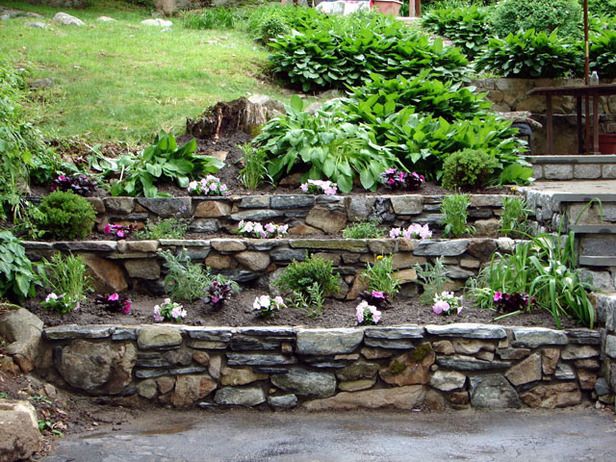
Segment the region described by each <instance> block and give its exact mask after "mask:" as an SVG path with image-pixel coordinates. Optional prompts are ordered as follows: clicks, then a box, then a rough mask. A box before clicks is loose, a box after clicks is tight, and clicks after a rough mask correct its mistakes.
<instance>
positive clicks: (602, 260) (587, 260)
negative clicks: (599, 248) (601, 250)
mask: <svg viewBox="0 0 616 462" xmlns="http://www.w3.org/2000/svg"><path fill="white" fill-rule="evenodd" d="M579 260H580V261H579V263H580V265H581V266H592V267H603V268H614V267H616V256H614V257H610V256H604V257H598V256H584V255H582V256H580V258H579Z"/></svg>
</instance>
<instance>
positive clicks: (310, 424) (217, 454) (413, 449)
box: [46, 409, 616, 462]
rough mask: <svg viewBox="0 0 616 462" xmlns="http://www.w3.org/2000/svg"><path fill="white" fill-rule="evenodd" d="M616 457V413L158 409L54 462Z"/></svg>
mask: <svg viewBox="0 0 616 462" xmlns="http://www.w3.org/2000/svg"><path fill="white" fill-rule="evenodd" d="M444 460H460V461H499V462H501V461H523V462H544V461H558V462H565V461H601V462H613V461H616V420H615V416H614V414H612V413H610V412H607V411H595V410H593V409H578V410H565V411H549V412H548V411H533V412H529V411H507V412H493V411H491V412H477V411H458V412H450V413H415V412H410V413H399V412H380V411H379V412H339V413H305V412H299V411H298V412H291V413H268V412H258V411H229V412H222V413H220V412H216V413H214V412H208V411H201V412H199V411H185V412H178V411H171V410H156V411H152V412H149V413H147V414H143V415H141V416H140V417H138V418H136V419H135V420H134V421H131V422H128V423H126V424H124V425H123V426H122V428H121V429H119V430H118V429H115V430H102V431H99V432H97V433H92V434H84V435H75V436H70V437H67V438H66V439H64V440H62V441H61V442H60V443H59V447H58V448H57V451H56V453H55V454H54V455H52V456H49V457H48V458H47V459H46V461H48V462H65V461H76V462H80V461H83V462H103V461H104V462H133V461H135V462H136V461H144V462H145V461H147V462H163V461H164V462H168V461H169V462H170V461H178V462H179V461H182V462H184V461H205V462H215V461H229V462H231V461H234V462H235V461H237V462H240V461H242V462H248V461H255V462H256V461H276V462H279V461H280V462H282V461H289V462H325V461H328V462H329V461H332V462H333V461H335V462H347V461H348V462H351V461H352V462H356V461H379V462H389V461H392V462H394V461H395V462H397V461H400V462H402V461H404V462H408V461H420V462H428V461H439V462H440V461H444Z"/></svg>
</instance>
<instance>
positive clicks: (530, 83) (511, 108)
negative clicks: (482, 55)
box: [473, 78, 616, 155]
mask: <svg viewBox="0 0 616 462" xmlns="http://www.w3.org/2000/svg"><path fill="white" fill-rule="evenodd" d="M601 83H606V84H607V83H616V79H611V80H610V79H602V80H601ZM583 84H584V81H583V80H582V79H512V78H508V79H505V78H500V79H479V80H475V81H473V85H475V86H476V87H477V89H478V90H479V91H483V92H487V94H488V99H489V100H490V101H492V103H493V107H494V109H495V110H496V111H499V112H517V111H528V112H530V113H532V116H533V119H535V120H537V121H538V122H540V123H541V124H542V125H543V127H544V128H541V129H535V130H534V131H533V137H532V144H533V153H534V154H541V153H545V152H546V146H545V142H546V132H545V121H546V117H545V114H546V106H545V97H544V96H529V95H528V92H529V91H530V90H532V89H533V88H537V87H561V86H576V85H583ZM552 104H553V110H554V115H555V117H554V132H555V133H558V136H557V137H556V138H555V140H554V141H555V145H554V148H555V151H554V153H555V154H561V155H566V154H574V153H575V150H576V149H577V138H576V137H577V130H576V117H575V113H576V109H575V104H576V103H575V98H573V97H568V96H563V97H555V98H554V99H553V103H552ZM601 114H602V123H601V131H602V133H616V96H611V97H609V98H602V100H601Z"/></svg>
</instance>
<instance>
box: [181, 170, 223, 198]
mask: <svg viewBox="0 0 616 462" xmlns="http://www.w3.org/2000/svg"><path fill="white" fill-rule="evenodd" d="M186 190H187V191H188V194H190V195H192V196H224V195H225V194H226V193H227V191H228V188H227V185H226V184H224V183H223V182H222V181H221V180H220V178H218V177H215V176H214V175H207V176H206V177H205V178H202V179H201V180H199V181H191V182H190V183H188V187H187V188H186Z"/></svg>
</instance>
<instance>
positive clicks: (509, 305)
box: [492, 291, 533, 313]
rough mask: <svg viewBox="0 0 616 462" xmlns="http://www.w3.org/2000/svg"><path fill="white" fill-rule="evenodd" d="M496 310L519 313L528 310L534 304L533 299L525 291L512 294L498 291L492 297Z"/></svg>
mask: <svg viewBox="0 0 616 462" xmlns="http://www.w3.org/2000/svg"><path fill="white" fill-rule="evenodd" d="M492 300H493V301H494V307H495V308H496V311H499V312H502V313H519V312H521V311H526V310H527V309H528V308H529V307H530V306H531V305H532V304H533V299H532V298H531V297H529V296H528V294H525V293H523V292H514V293H511V294H508V293H503V292H499V291H496V292H494V295H493V297H492Z"/></svg>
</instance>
